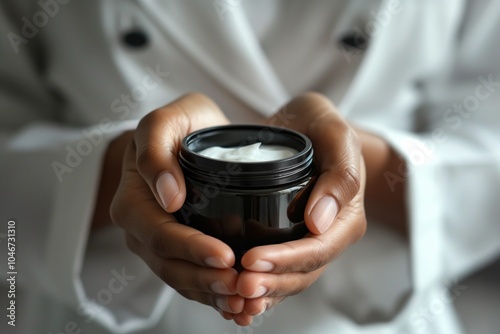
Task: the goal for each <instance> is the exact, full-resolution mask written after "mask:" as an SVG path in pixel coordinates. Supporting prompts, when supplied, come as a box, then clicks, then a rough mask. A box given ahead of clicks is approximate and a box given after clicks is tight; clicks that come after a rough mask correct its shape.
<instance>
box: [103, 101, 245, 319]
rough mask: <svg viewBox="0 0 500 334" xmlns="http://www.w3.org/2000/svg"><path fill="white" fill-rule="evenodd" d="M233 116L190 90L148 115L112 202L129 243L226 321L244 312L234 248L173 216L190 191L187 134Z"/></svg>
mask: <svg viewBox="0 0 500 334" xmlns="http://www.w3.org/2000/svg"><path fill="white" fill-rule="evenodd" d="M227 123H228V120H227V119H226V117H225V116H224V114H223V113H222V112H221V111H220V110H219V108H218V107H217V106H216V105H215V104H214V103H213V102H212V101H211V100H210V99H209V98H207V97H205V96H204V95H200V94H189V95H186V96H184V97H182V98H180V99H179V100H176V101H174V102H172V103H170V104H169V105H167V106H165V107H163V108H160V109H158V110H155V111H153V112H151V113H150V114H148V115H147V116H145V117H144V118H143V119H142V120H141V122H140V123H139V125H138V127H137V129H136V130H135V133H134V139H133V140H132V141H131V143H130V145H129V146H128V148H127V150H126V152H125V156H124V161H123V170H122V177H121V181H120V185H119V187H118V190H117V192H116V194H115V197H114V199H113V202H112V205H111V218H112V220H113V222H114V223H115V224H116V225H118V226H119V227H121V228H122V229H123V230H124V231H125V235H126V241H127V245H128V247H129V248H130V250H132V251H133V252H134V253H136V254H137V255H138V256H140V257H141V258H142V259H143V260H144V261H145V262H146V263H147V265H148V266H149V267H150V268H151V270H152V271H153V272H154V273H155V274H156V275H158V277H160V278H161V279H162V280H163V281H164V282H165V283H167V284H168V285H169V286H171V287H172V288H174V289H175V290H177V291H178V292H179V293H180V294H181V295H183V296H184V297H186V298H188V299H192V300H196V301H198V302H200V303H203V304H206V305H210V306H212V307H214V308H215V309H217V310H218V311H219V312H220V313H221V314H222V315H223V316H224V317H225V318H226V319H229V318H230V317H229V316H228V313H229V314H238V313H240V312H242V310H243V306H244V299H243V297H240V296H239V295H236V291H237V288H236V283H237V279H238V273H237V272H236V270H234V269H232V266H233V265H234V262H235V257H234V253H233V251H232V250H231V248H229V246H227V245H226V244H225V243H223V242H222V241H220V240H217V239H215V238H213V237H210V236H208V235H205V234H203V233H201V232H199V231H198V230H195V229H193V228H190V227H188V226H186V225H182V224H180V223H178V222H177V221H176V219H175V218H174V216H173V215H172V214H171V213H172V212H175V211H177V210H179V209H180V208H181V206H182V204H183V202H184V199H185V196H186V189H185V184H184V177H183V175H182V172H181V169H180V166H179V163H178V160H177V155H178V152H179V149H180V145H181V141H182V139H183V138H184V137H185V136H186V135H188V134H189V133H191V132H193V131H195V130H198V129H201V128H205V127H208V126H215V125H222V124H227Z"/></svg>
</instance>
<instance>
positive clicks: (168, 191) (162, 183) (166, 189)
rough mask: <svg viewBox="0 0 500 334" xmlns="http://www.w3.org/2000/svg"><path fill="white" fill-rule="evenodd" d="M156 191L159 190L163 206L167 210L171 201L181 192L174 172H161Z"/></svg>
mask: <svg viewBox="0 0 500 334" xmlns="http://www.w3.org/2000/svg"><path fill="white" fill-rule="evenodd" d="M156 191H157V192H158V196H160V200H161V202H162V204H163V208H165V210H167V209H168V206H169V205H170V202H172V200H173V199H174V197H175V196H176V195H177V194H178V193H179V186H178V185H177V182H176V181H175V178H174V176H173V175H172V174H170V173H168V172H164V173H162V174H160V176H159V177H158V181H156Z"/></svg>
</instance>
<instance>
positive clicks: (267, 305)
mask: <svg viewBox="0 0 500 334" xmlns="http://www.w3.org/2000/svg"><path fill="white" fill-rule="evenodd" d="M285 298H286V296H280V297H261V298H254V299H245V306H244V307H243V312H242V313H244V314H246V315H250V316H252V317H255V316H258V315H261V314H262V313H264V312H266V311H268V310H270V309H271V308H273V307H274V306H276V305H278V304H279V303H281V302H282V301H283V300H285Z"/></svg>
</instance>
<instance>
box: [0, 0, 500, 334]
mask: <svg viewBox="0 0 500 334" xmlns="http://www.w3.org/2000/svg"><path fill="white" fill-rule="evenodd" d="M43 3H48V4H51V5H44V7H42V5H41V4H39V3H37V2H35V1H27V0H26V1H3V2H2V4H1V5H0V8H1V13H0V31H1V32H2V34H1V35H2V38H1V39H0V50H1V61H0V94H1V98H0V122H1V135H0V140H1V151H0V152H1V153H0V154H1V158H0V160H1V164H0V177H1V186H0V196H1V197H0V199H1V200H0V216H1V221H2V226H4V222H6V221H8V220H9V219H14V220H15V221H16V224H17V235H18V237H17V238H18V245H17V267H18V272H19V274H18V276H17V280H18V282H17V284H18V285H17V286H18V296H17V298H18V300H17V304H18V322H17V326H16V328H15V329H14V328H12V327H6V328H7V329H8V330H9V332H8V333H10V331H12V332H16V330H17V332H19V333H51V332H52V333H60V332H63V333H64V332H65V331H66V332H68V333H71V332H72V331H74V332H75V333H78V330H79V329H82V330H83V333H93V334H96V333H125V332H133V331H139V332H141V333H207V334H208V333H309V334H312V333H330V332H331V333H422V332H426V333H460V332H461V331H462V329H461V328H462V327H461V325H460V320H459V319H458V318H457V316H456V314H455V311H454V308H453V301H454V300H455V299H456V298H459V297H458V296H459V295H460V291H461V290H460V289H461V288H460V286H459V285H454V283H453V282H455V281H456V280H457V279H460V278H463V277H464V276H466V275H468V274H470V273H471V272H473V271H475V270H477V269H478V268H480V267H482V266H484V265H486V264H488V263H490V262H491V261H493V260H495V259H496V258H497V257H498V255H499V253H500V242H499V239H498V236H499V235H500V222H499V218H498V217H500V206H498V204H497V203H496V202H497V201H498V199H499V198H500V160H499V152H498V150H499V147H500V146H499V145H500V121H499V118H500V117H499V116H498V108H499V107H500V93H499V92H498V90H499V88H500V87H499V85H498V83H497V82H498V81H500V76H499V67H498V59H500V48H499V47H498V44H497V43H496V40H497V36H498V34H499V33H500V3H499V2H497V1H493V0H481V1H472V0H471V1H466V0H442V1H434V0H422V1H401V3H399V1H396V2H394V1H386V0H383V1H381V3H378V2H372V3H371V4H369V5H368V4H366V2H364V1H361V0H359V1H349V2H347V1H346V2H337V3H335V2H332V1H307V2H306V1H294V2H291V1H290V2H288V1H287V2H285V1H283V2H280V1H265V2H264V1H250V0H247V1H245V2H242V1H240V0H215V1H201V0H199V1H194V0H191V1H166V0H165V1H159V0H135V1H132V0H131V1H117V0H87V1H76V0H73V1H63V0H59V1H58V2H55V1H48V2H47V1H45V2H43ZM398 3H399V4H398ZM54 4H57V5H54ZM51 6H52V7H51ZM368 6H371V7H373V10H374V11H375V13H376V12H379V10H384V11H385V12H384V13H386V14H385V16H384V15H382V14H381V15H379V16H378V19H376V18H375V17H376V16H374V15H373V14H371V13H370V10H371V7H368ZM44 8H45V9H44ZM41 11H44V12H46V13H48V14H46V15H45V16H44V15H43V14H40V12H41ZM387 13H390V15H388V14H387ZM23 17H24V18H25V19H27V21H30V22H37V24H39V25H40V26H41V27H39V28H38V29H35V30H34V29H30V28H29V27H25V25H26V20H23V19H22V18H23ZM45 18H47V20H46V21H44V19H45ZM43 23H46V24H43ZM377 24H378V27H379V28H378V30H371V29H376V27H377ZM137 27H139V28H140V29H142V30H143V31H145V32H146V33H147V36H148V38H149V43H148V44H147V46H146V47H142V48H141V47H139V48H132V47H130V46H126V45H124V44H123V42H122V39H121V36H122V34H123V33H124V32H126V31H129V30H131V29H133V28H137ZM374 27H375V28H374ZM32 28H33V27H32ZM35 28H36V27H35ZM22 29H24V35H23V31H22ZM356 29H360V30H361V31H362V32H363V33H364V37H365V39H366V40H367V41H368V44H369V46H368V48H363V47H361V48H360V49H349V48H347V47H346V46H340V44H339V42H338V41H339V40H340V39H341V38H342V36H344V35H346V34H349V33H351V34H352V33H353V32H356V31H358V32H359V30H356ZM37 30H38V31H37ZM14 34H16V35H14ZM16 36H17V37H16ZM19 36H23V37H22V38H21V39H20V38H19ZM355 36H358V35H355ZM357 41H358V42H359V39H358V40H357ZM153 73H154V74H153ZM488 82H489V83H488ZM310 89H315V90H319V91H321V92H322V93H324V94H326V95H328V96H329V97H331V98H332V99H333V100H334V101H335V102H336V103H337V105H338V108H339V110H340V111H341V112H342V113H343V114H344V115H345V117H346V118H347V119H348V120H349V121H351V122H352V123H353V124H356V125H357V126H359V127H362V128H365V129H367V130H370V131H372V132H375V133H377V134H379V135H380V136H382V137H383V138H385V139H386V140H387V141H388V142H389V143H390V144H391V145H392V146H393V147H394V148H395V149H396V150H397V151H398V152H399V153H401V155H402V156H403V157H404V158H405V159H406V161H407V165H408V170H401V173H400V175H387V178H388V186H390V184H392V185H395V186H399V185H400V183H401V182H404V183H405V186H406V188H407V192H408V195H407V198H408V212H409V221H410V227H409V230H410V240H409V241H408V242H405V241H404V240H401V239H400V238H398V237H397V236H396V235H395V234H393V233H391V232H390V231H387V230H386V229H384V228H382V227H380V226H379V225H378V224H377V223H376V222H373V221H370V222H369V226H368V232H367V235H366V237H365V238H364V239H363V240H362V241H360V242H359V243H358V244H356V245H355V246H353V247H352V248H351V249H349V250H348V251H347V252H346V253H345V254H343V255H342V256H341V257H340V258H339V259H338V260H336V261H335V262H334V263H333V264H332V265H331V266H330V267H329V269H328V270H327V272H325V273H324V275H323V276H322V277H321V278H320V279H319V280H318V282H317V283H316V284H315V285H313V286H312V287H311V288H310V289H308V290H307V291H305V292H303V293H301V294H300V295H298V296H295V297H292V298H289V299H287V300H286V301H285V302H284V303H282V304H281V305H279V306H278V307H276V308H275V309H274V310H273V311H271V312H272V314H268V313H270V312H268V313H266V314H264V315H263V316H260V317H257V319H256V321H255V323H254V324H253V325H252V326H251V327H249V328H246V329H242V328H238V327H236V326H235V325H234V324H233V323H231V322H226V321H224V320H222V319H221V318H220V316H219V315H217V314H216V312H215V311H213V310H211V309H209V308H207V307H206V306H203V305H200V304H197V303H195V302H192V301H187V300H185V299H183V298H182V297H180V296H179V295H178V294H176V293H175V291H173V290H172V289H171V288H169V287H168V286H166V285H165V284H163V283H162V282H161V281H160V280H159V279H158V278H156V277H155V276H154V275H153V274H152V273H151V272H150V270H148V268H147V267H146V266H145V264H144V263H142V262H141V261H140V260H139V259H138V258H137V257H135V256H134V255H132V254H131V253H130V252H129V251H128V250H127V249H126V247H125V245H124V242H123V240H122V236H121V232H120V231H118V230H116V229H110V230H106V231H102V232H100V233H97V234H96V235H92V236H90V235H89V224H90V220H91V215H92V212H93V207H94V201H95V198H96V191H97V186H98V180H99V171H100V165H101V161H102V156H103V153H104V151H105V148H106V143H108V142H109V140H111V139H112V138H113V137H115V136H116V135H118V134H119V133H120V132H121V131H123V130H125V129H130V128H133V127H134V126H135V125H136V123H137V120H138V119H139V118H140V117H142V116H143V115H145V114H146V113H147V112H149V111H151V110H153V109H154V108H156V107H159V106H162V105H164V104H166V103H168V102H169V101H172V100H173V99H175V98H177V97H178V96H180V95H181V94H184V93H186V92H189V91H201V92H204V93H205V94H207V95H209V96H211V97H212V98H213V99H214V100H215V101H216V102H217V103H218V104H219V105H220V106H221V108H222V109H223V110H224V111H225V112H226V113H227V114H228V116H229V117H230V119H232V120H233V121H235V122H254V121H257V120H259V119H262V118H263V117H266V116H269V115H271V114H272V113H273V112H274V111H275V110H276V108H278V107H279V106H280V105H282V104H283V103H285V102H286V101H288V100H289V99H290V98H291V97H292V96H294V95H296V94H299V93H300V92H303V91H306V90H310ZM460 108H461V109H460ZM75 152H76V153H75ZM63 165H64V166H65V167H61V166H63ZM0 233H5V231H0ZM0 258H1V260H0V261H1V262H0V263H1V264H2V266H1V267H2V268H5V264H6V257H5V256H4V255H2V256H0ZM446 286H452V288H451V293H448V294H447V293H444V292H445V291H446V290H445V287H446ZM2 298H4V295H3V294H2ZM2 325H3V326H4V325H5V324H2Z"/></svg>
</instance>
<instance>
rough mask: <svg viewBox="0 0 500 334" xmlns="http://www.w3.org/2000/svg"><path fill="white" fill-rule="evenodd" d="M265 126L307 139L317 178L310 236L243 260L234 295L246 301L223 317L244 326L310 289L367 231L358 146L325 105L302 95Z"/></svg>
mask: <svg viewBox="0 0 500 334" xmlns="http://www.w3.org/2000/svg"><path fill="white" fill-rule="evenodd" d="M267 123H268V124H271V125H278V126H285V127H288V128H292V129H295V130H297V131H299V132H302V133H303V134H305V135H307V136H308V137H309V138H310V139H311V141H312V144H313V148H314V151H315V161H316V164H317V167H318V169H319V177H318V180H317V182H316V184H315V186H314V188H313V190H312V193H311V195H310V197H309V200H308V202H307V206H306V210H305V214H304V219H305V223H306V225H307V227H308V229H309V231H310V233H309V234H308V235H307V236H305V237H304V238H303V239H300V240H296V241H291V242H287V243H283V244H277V245H268V246H260V247H255V248H253V249H251V250H249V251H248V252H247V253H246V254H245V255H244V256H243V258H242V265H243V267H244V268H245V269H246V270H245V271H243V272H242V273H241V274H240V277H239V278H238V283H237V292H238V294H239V295H241V296H243V297H245V298H246V300H245V305H244V308H243V311H242V312H241V313H240V314H236V315H234V314H232V315H231V314H225V315H226V317H229V318H233V319H234V321H235V322H236V323H238V324H239V325H242V326H245V325H248V324H250V323H251V321H252V318H253V316H255V315H257V314H260V313H261V312H263V311H265V310H267V309H269V308H271V307H272V306H274V305H276V304H277V303H279V302H280V301H282V300H283V299H284V298H286V297H287V296H290V295H294V294H297V293H299V292H301V291H302V290H304V289H306V288H307V287H309V286H310V285H311V284H312V283H313V282H314V281H315V280H316V279H317V278H318V277H319V276H320V275H321V273H322V272H323V271H324V269H325V268H326V265H327V264H328V263H329V262H330V261H332V260H333V259H334V258H335V257H337V256H338V255H339V254H340V253H341V252H342V251H343V250H344V249H346V248H347V247H348V246H349V245H351V244H353V243H354V242H356V241H357V240H359V239H360V238H361V237H362V236H363V234H364V232H365V229H366V218H365V211H364V205H363V193H364V187H365V167H364V161H363V157H362V155H361V146H360V143H359V141H358V138H357V135H356V132H355V131H354V130H353V129H352V128H351V127H350V126H349V125H348V124H347V123H346V122H345V121H344V120H343V119H342V117H341V116H340V114H339V113H338V112H337V110H336V109H335V107H334V106H333V105H332V104H331V103H330V102H329V100H328V99H326V98H325V97H323V96H321V95H320V94H316V93H308V94H305V95H303V96H301V97H298V98H296V99H294V100H293V101H291V102H290V103H289V104H288V105H286V106H285V107H284V108H283V109H282V110H281V111H280V112H278V113H277V114H276V115H275V116H273V117H272V118H271V119H269V120H268V122H267Z"/></svg>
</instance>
